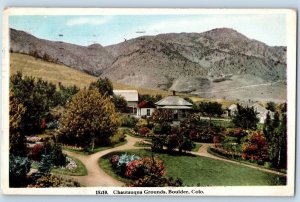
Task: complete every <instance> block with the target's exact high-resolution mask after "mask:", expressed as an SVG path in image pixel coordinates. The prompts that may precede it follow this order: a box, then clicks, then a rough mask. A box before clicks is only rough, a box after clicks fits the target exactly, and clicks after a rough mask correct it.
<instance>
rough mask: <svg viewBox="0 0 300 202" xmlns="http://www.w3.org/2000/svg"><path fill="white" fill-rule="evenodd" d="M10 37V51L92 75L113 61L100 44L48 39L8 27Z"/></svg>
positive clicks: (98, 73) (98, 72)
mask: <svg viewBox="0 0 300 202" xmlns="http://www.w3.org/2000/svg"><path fill="white" fill-rule="evenodd" d="M10 39H11V40H10V51H11V52H15V53H23V54H27V55H32V56H35V57H39V58H43V59H44V60H48V61H51V62H55V63H61V64H64V65H66V66H69V67H72V68H74V69H77V70H80V71H83V72H87V73H89V74H92V75H100V74H101V72H102V71H103V70H104V69H105V68H107V67H109V66H110V65H111V64H112V61H113V56H112V55H111V54H110V53H108V52H107V50H106V49H105V48H103V47H102V46H101V45H100V44H93V45H90V46H79V45H75V44H69V43H64V42H61V41H49V40H44V39H39V38H36V37H34V36H32V35H30V34H28V33H26V32H23V31H18V30H15V29H10Z"/></svg>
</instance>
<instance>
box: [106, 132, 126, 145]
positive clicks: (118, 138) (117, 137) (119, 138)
mask: <svg viewBox="0 0 300 202" xmlns="http://www.w3.org/2000/svg"><path fill="white" fill-rule="evenodd" d="M124 141H125V134H124V131H123V130H118V131H117V132H116V133H115V134H114V135H113V136H111V137H110V143H111V144H117V143H119V142H124Z"/></svg>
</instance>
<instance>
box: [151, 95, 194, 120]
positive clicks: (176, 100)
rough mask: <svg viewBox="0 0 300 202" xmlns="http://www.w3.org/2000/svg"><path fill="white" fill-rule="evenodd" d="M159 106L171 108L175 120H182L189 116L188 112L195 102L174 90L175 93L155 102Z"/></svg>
mask: <svg viewBox="0 0 300 202" xmlns="http://www.w3.org/2000/svg"><path fill="white" fill-rule="evenodd" d="M155 105H156V107H157V108H162V109H167V110H171V111H172V114H173V120H174V121H181V120H184V119H186V118H187V117H188V114H189V113H190V111H191V110H192V106H193V104H192V103H190V102H188V101H186V100H185V99H183V98H181V97H179V96H177V95H176V92H175V91H173V95H171V96H167V97H165V98H163V99H161V100H160V101H158V102H156V103H155Z"/></svg>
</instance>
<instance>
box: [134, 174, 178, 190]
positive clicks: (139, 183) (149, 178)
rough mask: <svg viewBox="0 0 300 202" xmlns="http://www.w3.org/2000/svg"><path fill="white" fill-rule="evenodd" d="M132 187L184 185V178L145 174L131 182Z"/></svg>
mask: <svg viewBox="0 0 300 202" xmlns="http://www.w3.org/2000/svg"><path fill="white" fill-rule="evenodd" d="M128 186H130V187H182V186H183V183H182V180H181V179H179V178H177V179H176V180H174V179H173V178H166V177H161V176H156V175H152V174H151V175H145V176H144V177H143V178H140V179H137V180H135V181H134V182H132V183H129V184H128Z"/></svg>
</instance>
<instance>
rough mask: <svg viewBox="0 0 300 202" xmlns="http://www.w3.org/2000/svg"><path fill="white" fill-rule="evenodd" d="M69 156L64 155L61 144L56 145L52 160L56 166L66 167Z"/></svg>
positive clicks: (53, 149) (52, 152) (51, 154)
mask: <svg viewBox="0 0 300 202" xmlns="http://www.w3.org/2000/svg"><path fill="white" fill-rule="evenodd" d="M66 157H67V155H66V154H63V152H62V146H61V145H60V144H54V146H53V148H52V151H51V153H50V159H51V161H52V163H53V165H55V166H65V165H66V164H67V159H66Z"/></svg>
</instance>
